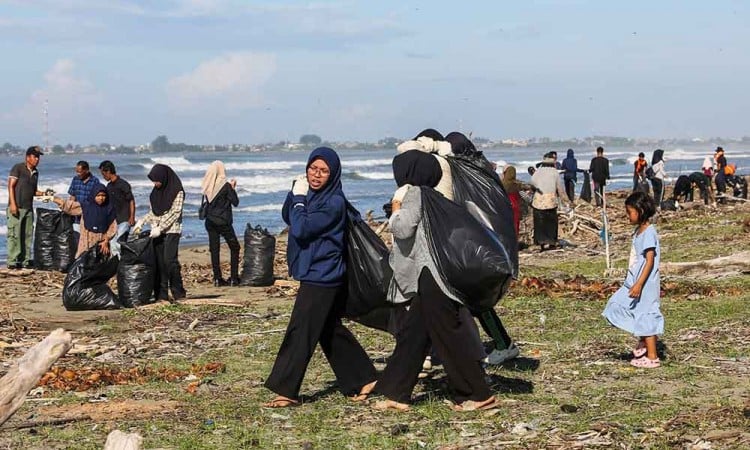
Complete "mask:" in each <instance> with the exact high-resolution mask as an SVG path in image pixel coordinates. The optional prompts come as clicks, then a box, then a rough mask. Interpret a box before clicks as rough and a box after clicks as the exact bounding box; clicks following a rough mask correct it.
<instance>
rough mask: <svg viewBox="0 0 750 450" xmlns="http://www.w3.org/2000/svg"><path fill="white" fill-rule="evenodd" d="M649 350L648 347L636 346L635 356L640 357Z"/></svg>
mask: <svg viewBox="0 0 750 450" xmlns="http://www.w3.org/2000/svg"><path fill="white" fill-rule="evenodd" d="M647 352H648V349H646V347H640V348H639V347H636V348H634V349H633V357H635V358H640V357H642V356H645V355H646V353H647Z"/></svg>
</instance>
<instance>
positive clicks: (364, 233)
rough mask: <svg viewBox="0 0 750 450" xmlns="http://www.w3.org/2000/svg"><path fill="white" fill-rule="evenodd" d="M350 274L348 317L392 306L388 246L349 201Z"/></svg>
mask: <svg viewBox="0 0 750 450" xmlns="http://www.w3.org/2000/svg"><path fill="white" fill-rule="evenodd" d="M346 275H347V294H348V295H347V300H346V308H345V311H344V315H345V316H346V317H351V318H355V319H356V318H359V317H363V316H365V315H366V314H368V313H370V312H372V311H373V310H375V309H376V308H380V307H387V306H388V302H387V294H388V286H389V285H390V282H391V278H392V277H393V271H392V270H391V266H390V265H389V264H388V247H386V245H385V243H384V242H383V241H382V240H381V239H380V238H379V237H378V235H377V234H375V232H374V231H373V230H372V228H370V226H369V225H367V223H366V222H365V221H364V220H363V219H362V216H361V215H360V213H359V211H357V209H356V208H355V207H354V206H352V205H351V204H349V203H348V202H347V217H346ZM365 320H366V319H365ZM365 325H366V324H365Z"/></svg>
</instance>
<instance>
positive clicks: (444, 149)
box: [435, 141, 453, 156]
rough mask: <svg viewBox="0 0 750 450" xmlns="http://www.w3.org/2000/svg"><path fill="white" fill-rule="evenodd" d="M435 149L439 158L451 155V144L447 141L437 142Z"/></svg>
mask: <svg viewBox="0 0 750 450" xmlns="http://www.w3.org/2000/svg"><path fill="white" fill-rule="evenodd" d="M435 148H436V150H435V151H436V152H437V154H438V155H440V156H449V155H452V154H453V147H451V143H450V142H447V141H437V142H435Z"/></svg>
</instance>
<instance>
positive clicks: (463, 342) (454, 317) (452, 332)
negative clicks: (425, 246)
mask: <svg viewBox="0 0 750 450" xmlns="http://www.w3.org/2000/svg"><path fill="white" fill-rule="evenodd" d="M399 307H400V308H402V309H406V306H399ZM460 308H463V306H461V305H459V304H458V303H456V302H454V301H453V300H451V299H450V298H449V297H447V296H446V295H445V294H444V293H443V292H442V291H441V290H440V287H439V286H438V285H437V283H435V280H434V279H433V278H432V275H431V274H430V272H429V271H428V270H423V271H422V274H421V276H420V277H419V294H418V295H417V296H415V297H414V298H413V299H412V300H411V303H410V307H409V310H408V311H406V312H405V314H404V316H403V323H402V324H401V326H400V330H399V332H398V333H397V335H396V349H395V350H394V351H393V355H391V359H390V360H389V362H388V365H387V366H386V368H385V369H384V370H383V373H382V375H381V377H380V379H379V380H378V384H377V386H376V387H375V388H376V390H377V391H378V392H379V393H381V394H383V395H385V396H386V397H388V398H389V399H391V400H394V401H397V402H400V403H408V402H410V401H411V394H412V391H413V390H414V386H415V385H416V384H417V379H418V377H419V372H420V371H421V370H422V361H424V358H425V356H427V353H428V351H429V349H430V344H432V347H433V348H434V349H435V350H436V351H437V353H438V354H439V355H440V357H442V358H443V367H444V368H445V372H446V374H447V375H448V385H449V386H450V388H451V391H452V394H453V397H454V400H455V401H456V402H457V403H462V402H464V401H466V400H476V401H481V400H486V399H488V398H489V397H490V396H491V395H492V391H491V390H490V387H489V386H488V385H487V382H486V381H485V379H484V370H483V369H482V366H481V364H480V362H479V359H477V358H476V355H475V354H474V352H471V351H467V349H471V348H472V347H473V343H474V338H473V337H472V336H471V334H470V333H469V332H468V328H467V327H466V324H462V322H461V318H460V315H459V310H460Z"/></svg>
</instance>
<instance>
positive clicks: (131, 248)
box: [117, 232, 156, 308]
mask: <svg viewBox="0 0 750 450" xmlns="http://www.w3.org/2000/svg"><path fill="white" fill-rule="evenodd" d="M118 242H119V243H120V265H119V267H118V268H117V292H118V294H119V295H120V303H121V304H122V305H123V306H124V307H126V308H132V307H134V306H142V305H148V304H149V303H154V302H155V301H156V297H155V296H154V279H155V277H156V255H155V254H154V245H153V243H152V242H151V238H150V237H149V233H148V232H145V233H141V235H140V236H138V237H137V238H135V239H133V240H131V241H128V233H125V234H124V235H122V236H121V237H120V239H119V240H118Z"/></svg>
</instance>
